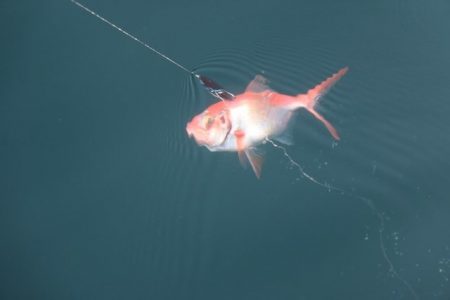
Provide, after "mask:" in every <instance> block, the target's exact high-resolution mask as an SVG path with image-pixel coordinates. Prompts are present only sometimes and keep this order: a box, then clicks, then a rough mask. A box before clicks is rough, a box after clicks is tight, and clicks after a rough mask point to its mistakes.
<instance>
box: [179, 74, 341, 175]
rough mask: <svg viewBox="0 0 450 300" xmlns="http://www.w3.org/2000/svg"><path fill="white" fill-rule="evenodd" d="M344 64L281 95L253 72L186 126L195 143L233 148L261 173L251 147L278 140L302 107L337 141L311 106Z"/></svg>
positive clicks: (258, 158)
mask: <svg viewBox="0 0 450 300" xmlns="http://www.w3.org/2000/svg"><path fill="white" fill-rule="evenodd" d="M347 70H348V68H347V67H345V68H343V69H341V70H339V72H337V73H336V74H334V75H332V76H331V77H329V78H327V79H326V80H325V81H323V82H322V83H320V84H318V85H317V86H315V87H314V88H313V89H310V90H309V91H308V92H307V93H306V94H298V95H295V96H290V95H284V94H280V93H277V92H275V91H273V90H271V89H270V88H269V87H268V86H267V80H266V79H265V78H264V77H262V76H260V75H257V76H256V77H255V79H253V80H252V81H251V82H250V84H249V85H248V86H247V88H246V90H245V92H244V93H242V94H239V95H236V96H235V98H234V99H233V100H224V101H220V102H217V103H215V104H212V105H211V106H209V107H208V108H207V109H206V110H205V111H204V112H202V113H201V114H199V115H197V116H195V117H194V118H193V119H192V120H191V122H189V123H188V124H187V125H186V131H187V133H188V135H189V136H190V137H193V138H194V139H195V141H196V142H197V144H199V145H200V146H205V147H206V148H208V149H209V150H210V151H236V152H238V154H239V159H240V161H241V162H242V163H244V162H245V161H247V160H248V161H249V162H250V165H251V166H252V169H253V171H254V172H255V175H256V177H258V178H259V177H260V176H261V169H262V162H263V159H262V156H261V155H260V154H258V153H257V152H256V151H255V147H256V146H258V145H259V144H262V143H263V142H264V141H267V139H277V138H278V139H280V138H281V137H282V136H283V134H284V133H285V132H286V129H287V126H288V123H289V120H290V119H291V117H292V115H293V112H294V111H295V110H297V109H300V108H305V109H306V110H307V111H309V112H310V113H311V114H312V115H313V116H314V117H316V118H317V119H318V120H319V121H321V122H322V123H323V124H324V125H325V127H326V128H327V129H328V131H329V132H330V133H331V135H332V136H333V137H334V138H335V139H336V140H339V135H338V133H337V131H336V129H335V128H334V127H333V125H331V124H330V123H329V122H328V121H327V120H326V119H325V118H324V117H323V116H322V115H320V114H319V113H318V112H317V111H316V110H315V109H314V107H315V105H316V104H317V102H318V101H319V99H320V98H321V97H322V96H323V95H325V94H326V92H327V91H328V90H329V89H330V88H331V87H332V86H333V85H334V84H335V83H336V82H337V81H338V80H339V79H340V78H341V77H342V76H344V75H345V73H346V72H347Z"/></svg>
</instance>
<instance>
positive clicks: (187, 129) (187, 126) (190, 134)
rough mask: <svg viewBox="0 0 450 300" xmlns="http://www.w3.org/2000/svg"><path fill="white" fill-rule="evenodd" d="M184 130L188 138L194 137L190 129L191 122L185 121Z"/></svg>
mask: <svg viewBox="0 0 450 300" xmlns="http://www.w3.org/2000/svg"><path fill="white" fill-rule="evenodd" d="M186 132H187V135H188V137H190V138H192V137H194V138H195V136H194V133H193V131H192V125H191V123H187V125H186Z"/></svg>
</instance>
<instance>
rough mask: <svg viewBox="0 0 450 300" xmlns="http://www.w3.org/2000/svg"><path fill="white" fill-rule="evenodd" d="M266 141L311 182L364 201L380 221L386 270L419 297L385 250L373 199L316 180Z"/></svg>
mask: <svg viewBox="0 0 450 300" xmlns="http://www.w3.org/2000/svg"><path fill="white" fill-rule="evenodd" d="M265 141H266V142H269V143H270V144H272V146H273V147H275V148H277V149H280V150H281V151H282V152H283V155H284V156H285V157H286V158H287V159H288V160H289V163H290V164H291V165H292V166H294V167H296V168H297V169H298V171H299V172H300V174H301V175H302V176H303V177H305V178H307V179H308V180H310V181H311V182H313V183H315V184H317V185H319V186H321V187H323V188H326V189H327V190H328V191H329V192H331V191H335V192H338V193H341V195H346V196H349V197H353V198H356V199H358V200H361V201H362V202H364V203H365V204H366V205H367V206H368V207H369V209H370V210H371V212H372V213H373V214H374V215H375V216H376V217H377V218H378V221H379V223H380V225H379V227H378V238H379V243H380V250H381V254H382V256H383V259H384V261H385V262H386V263H387V265H388V266H389V270H388V272H389V273H390V274H392V276H394V277H395V278H397V279H398V280H399V281H400V282H402V283H403V285H404V286H405V287H406V288H407V289H408V291H409V292H410V293H411V295H412V296H413V297H414V299H420V298H419V296H418V295H417V293H416V291H415V290H414V289H413V287H412V286H411V284H410V283H409V282H408V281H407V280H406V279H404V278H403V277H402V276H400V274H399V273H398V272H397V270H396V268H395V266H394V264H393V263H392V260H391V259H390V257H389V255H388V253H387V251H386V246H385V244H384V239H383V234H384V229H385V216H384V214H383V213H382V212H380V211H379V210H378V209H377V208H376V206H375V204H374V203H373V201H372V200H371V199H369V198H366V197H363V196H359V195H357V194H355V193H353V192H349V191H346V190H344V189H341V188H339V187H336V186H333V185H330V184H329V183H327V182H321V181H318V180H317V179H315V178H314V177H313V176H311V175H309V174H308V173H306V172H305V170H304V169H303V167H302V166H301V165H300V164H299V163H298V162H296V161H295V160H294V159H293V158H292V157H291V156H290V155H289V153H288V152H287V150H286V148H285V147H283V146H281V145H279V144H277V143H275V142H274V141H273V140H271V139H269V138H267V137H266V138H265Z"/></svg>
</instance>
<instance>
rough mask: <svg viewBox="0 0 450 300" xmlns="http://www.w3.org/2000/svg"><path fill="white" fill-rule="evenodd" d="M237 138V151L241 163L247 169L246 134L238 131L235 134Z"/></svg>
mask: <svg viewBox="0 0 450 300" xmlns="http://www.w3.org/2000/svg"><path fill="white" fill-rule="evenodd" d="M234 136H235V138H236V150H237V152H238V156H239V161H240V162H241V165H242V166H243V167H244V168H247V157H246V155H245V132H244V131H243V130H241V129H237V130H236V131H235V132H234Z"/></svg>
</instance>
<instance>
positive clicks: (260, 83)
mask: <svg viewBox="0 0 450 300" xmlns="http://www.w3.org/2000/svg"><path fill="white" fill-rule="evenodd" d="M267 90H270V88H269V86H268V85H267V79H266V78H265V77H264V76H262V75H256V76H255V78H254V79H253V80H252V81H250V83H249V84H248V85H247V88H246V89H245V91H246V92H253V93H260V92H264V91H267Z"/></svg>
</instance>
